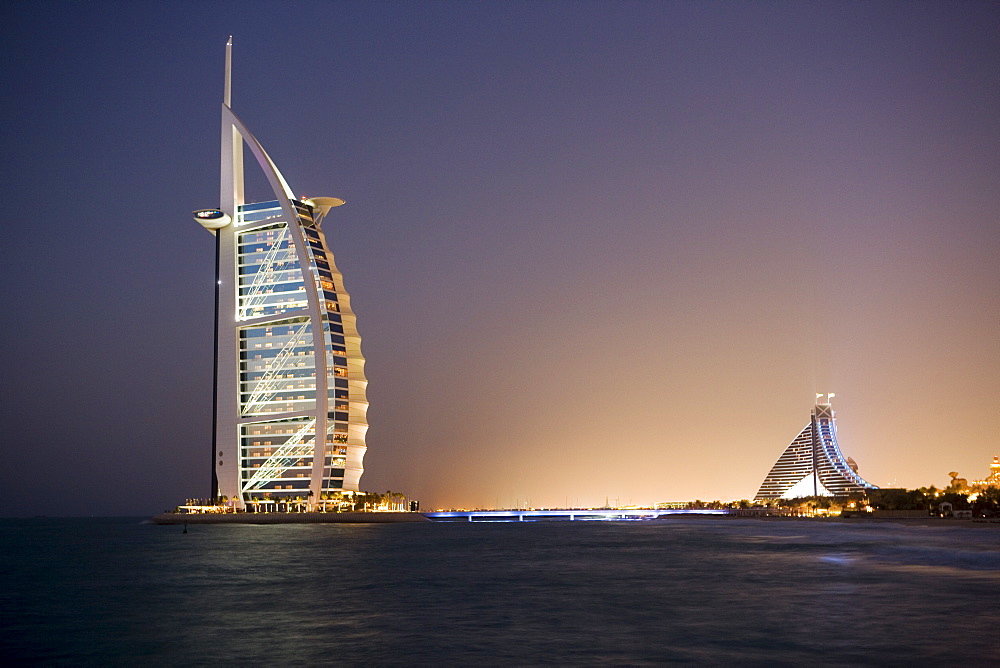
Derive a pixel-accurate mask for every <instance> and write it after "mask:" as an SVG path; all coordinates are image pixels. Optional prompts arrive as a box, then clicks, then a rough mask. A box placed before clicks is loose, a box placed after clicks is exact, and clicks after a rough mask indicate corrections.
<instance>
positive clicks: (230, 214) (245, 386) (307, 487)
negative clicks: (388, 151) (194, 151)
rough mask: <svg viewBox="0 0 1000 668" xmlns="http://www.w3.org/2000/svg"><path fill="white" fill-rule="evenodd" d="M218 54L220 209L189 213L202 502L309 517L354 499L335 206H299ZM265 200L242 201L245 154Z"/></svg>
mask: <svg viewBox="0 0 1000 668" xmlns="http://www.w3.org/2000/svg"><path fill="white" fill-rule="evenodd" d="M231 72H232V39H231V38H230V40H229V42H228V43H227V44H226V74H225V89H224V94H223V103H222V155H221V158H222V159H221V192H220V205H219V208H218V209H204V210H201V211H196V212H194V217H195V220H197V221H198V222H199V223H201V224H202V225H203V226H204V227H205V228H206V229H207V230H209V231H210V232H211V233H212V234H213V235H215V246H216V286H215V290H216V293H215V301H216V314H215V317H216V327H215V397H214V409H213V414H214V425H215V427H214V434H213V443H212V498H213V499H214V500H216V501H222V502H224V503H226V504H227V505H230V506H233V507H235V508H237V509H243V508H245V507H246V504H247V503H248V502H250V501H252V500H253V499H255V498H257V499H260V498H270V499H282V498H302V499H306V500H307V503H308V504H309V505H310V507H316V506H318V505H320V504H321V502H322V500H323V499H325V498H327V497H330V496H331V495H333V496H335V495H336V493H338V492H353V491H358V489H359V487H358V485H359V482H360V479H361V474H362V473H363V471H364V466H363V460H364V455H365V451H366V449H367V446H366V444H365V435H366V432H367V430H368V423H367V411H368V400H367V396H366V387H367V384H368V382H367V380H366V378H365V374H364V362H365V360H364V357H362V355H361V337H360V336H359V335H358V330H357V322H356V318H355V316H354V313H353V312H352V310H351V304H350V297H349V296H348V294H347V292H346V290H345V289H344V282H343V276H342V275H341V273H340V272H339V271H338V270H337V267H336V264H335V263H334V258H333V253H331V252H330V248H329V245H328V243H327V240H326V237H325V235H324V233H323V229H322V228H321V223H322V222H323V221H324V219H325V217H326V216H327V214H328V213H329V212H330V211H331V210H332V209H334V208H336V207H338V206H340V205H342V204H344V201H343V200H341V199H338V198H335V197H311V198H305V197H297V196H296V195H295V194H294V193H293V192H292V189H291V188H290V187H289V185H288V183H287V182H286V181H285V179H284V177H283V176H282V175H281V173H280V172H279V171H278V168H277V167H276V166H275V164H274V162H273V161H272V160H271V158H270V157H269V156H268V155H267V153H266V152H265V151H264V149H263V147H262V146H261V145H260V142H258V141H257V139H256V138H255V137H254V136H253V134H251V133H250V131H249V130H248V129H247V127H246V125H244V124H243V122H242V121H241V120H240V119H239V118H238V117H237V116H236V114H235V113H233V110H232V108H231ZM244 144H245V145H246V147H247V148H249V150H250V153H251V154H252V155H253V157H254V159H255V160H256V162H257V164H258V165H259V166H260V168H261V170H262V171H263V173H264V176H265V177H266V179H267V183H268V185H269V186H270V188H271V191H272V194H273V197H272V199H269V200H266V201H261V202H246V201H245V200H244V193H243V176H244V173H243V147H244Z"/></svg>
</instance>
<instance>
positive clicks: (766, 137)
mask: <svg viewBox="0 0 1000 668" xmlns="http://www.w3.org/2000/svg"><path fill="white" fill-rule="evenodd" d="M0 12H2V15H0V19H2V20H0V25H2V27H0V31H2V36H3V40H2V46H0V48H2V49H3V68H2V85H3V91H4V95H3V96H2V109H3V120H4V128H5V131H4V133H3V139H2V141H3V155H4V160H3V179H2V181H0V184H2V186H0V187H2V188H3V194H4V202H5V209H4V212H5V216H4V230H5V233H4V237H3V240H2V241H0V253H2V262H3V276H4V290H3V291H2V293H3V296H2V300H3V301H2V306H3V309H4V314H5V318H4V321H5V324H4V327H3V350H4V351H5V354H4V356H3V362H2V367H0V369H2V377H3V399H2V402H0V410H2V414H3V431H2V434H3V436H2V449H3V460H4V466H3V467H2V469H0V482H2V484H3V489H4V492H5V493H4V494H2V495H0V514H3V515H8V514H34V513H44V514H125V513H137V514H145V513H151V512H154V511H159V510H162V509H163V508H166V507H168V506H173V505H174V504H175V503H176V502H178V501H179V500H181V499H183V498H185V497H188V496H195V495H204V494H205V493H206V490H207V486H208V473H207V471H208V467H209V459H210V455H209V448H210V444H209V438H210V418H211V380H212V371H211V358H212V349H211V346H212V332H211V328H212V295H213V293H212V281H213V244H212V239H211V237H210V236H209V235H208V234H207V233H205V232H204V231H203V230H201V229H200V228H199V227H198V225H197V224H196V223H194V222H193V221H192V220H191V218H190V215H189V212H190V211H192V210H193V209H197V208H203V207H209V206H215V205H217V204H218V202H217V198H218V152H219V148H218V145H219V138H218V131H219V103H220V101H221V95H222V92H221V86H222V70H223V56H224V45H225V42H226V39H227V37H228V36H229V35H230V34H232V35H233V36H234V44H235V46H234V81H233V90H234V92H233V108H234V110H235V111H236V113H237V114H239V115H240V116H241V117H242V118H243V120H244V121H245V122H246V123H247V124H248V126H249V127H250V129H251V130H252V131H253V132H254V134H255V135H256V136H257V137H258V139H259V140H260V141H261V142H262V144H263V145H264V146H265V148H266V149H267V150H268V152H269V153H270V154H271V156H272V157H273V158H274V160H275V162H276V163H277V164H278V166H279V168H280V169H281V170H282V171H283V173H284V174H285V176H286V177H287V178H288V180H289V182H290V183H291V185H292V187H293V189H295V191H296V193H298V194H303V195H313V196H315V195H334V196H338V197H343V198H345V199H346V200H347V201H348V205H347V206H345V207H344V208H342V209H339V210H337V211H336V212H335V214H336V215H331V217H330V218H329V219H328V220H327V221H326V223H325V224H324V227H325V229H326V230H327V235H328V238H329V240H330V242H331V244H332V246H333V250H334V253H335V255H336V258H337V264H338V265H339V267H340V269H341V270H342V271H343V272H344V276H345V283H346V286H347V289H348V291H349V292H350V293H351V296H352V305H353V306H354V309H355V311H356V313H357V314H358V326H359V329H360V331H361V335H362V337H363V344H362V349H363V352H364V354H365V356H366V358H367V359H368V365H367V375H368V377H369V380H370V387H369V398H370V400H371V409H370V411H369V421H370V423H371V430H370V431H369V438H368V442H369V453H368V456H367V457H366V460H365V464H366V473H365V475H364V477H363V478H362V484H363V486H364V487H366V488H368V489H372V490H380V491H382V490H385V489H390V488H391V489H394V490H396V489H399V490H403V491H406V492H408V493H409V494H410V495H412V496H414V497H417V498H420V499H422V500H423V501H424V504H425V506H441V505H447V506H452V505H470V506H474V505H478V506H492V505H494V504H496V503H499V504H500V505H511V504H514V503H516V502H519V501H520V502H525V501H530V503H531V504H533V505H554V504H559V505H562V504H563V503H565V502H566V501H569V502H570V503H576V502H579V503H581V504H590V503H603V502H604V500H605V497H610V499H612V500H614V499H616V498H618V499H620V501H621V502H622V503H625V502H626V501H628V500H632V501H634V502H636V503H646V502H653V501H662V500H673V499H687V498H696V497H699V498H722V499H731V498H743V497H748V496H752V495H753V493H754V492H755V491H756V488H757V486H758V484H759V482H760V480H761V479H762V478H763V476H764V474H765V473H766V472H767V470H768V468H769V467H770V465H771V463H773V461H774V459H775V458H776V457H777V456H778V455H779V454H780V453H781V451H782V449H783V448H784V446H785V445H786V444H787V443H788V441H789V440H790V439H791V438H793V437H794V436H795V434H796V433H797V432H798V431H799V429H801V428H802V426H803V425H804V424H805V422H806V421H807V419H808V411H809V408H810V406H811V400H812V397H813V392H825V391H832V392H836V393H837V395H838V396H837V398H836V399H835V400H834V404H835V407H836V408H837V409H838V411H839V416H840V418H841V422H840V428H841V431H840V435H841V445H842V447H843V449H844V451H845V454H847V455H850V456H852V457H854V458H855V459H856V460H858V462H859V464H860V465H861V473H862V475H864V476H865V477H866V478H867V479H869V480H870V481H872V482H873V483H875V484H879V485H890V484H891V485H900V486H910V487H915V486H920V485H927V484H932V483H933V484H937V485H942V484H944V483H946V482H947V479H948V478H947V472H948V471H954V470H957V471H959V472H961V473H962V474H963V475H964V476H966V477H969V478H978V477H981V476H982V475H984V474H985V473H986V470H987V463H988V461H989V460H990V459H991V458H992V456H993V455H994V454H998V453H1000V440H998V438H997V435H996V434H997V432H996V424H995V423H996V419H997V417H998V411H997V409H996V399H995V382H996V379H997V377H998V376H1000V346H998V333H1000V332H998V330H1000V297H998V295H1000V265H998V261H997V258H998V257H1000V221H998V212H1000V195H998V193H1000V189H998V184H1000V113H998V109H1000V77H998V72H1000V5H998V4H997V3H986V2H962V3H956V2H857V3H853V2H831V3H824V2H812V3H802V2H753V3H749V2H747V3H740V2H725V3H712V2H699V3H693V2H683V3H682V2H656V3H653V2H494V3H486V2H423V3H420V2H280V3H278V2H274V3H264V2H235V3H226V2H213V3H200V2H129V3H110V2H109V3H100V2H93V3H67V2H30V3H29V2H8V3H5V4H4V5H3V8H2V9H0ZM259 192H261V193H262V194H263V190H260V191H259ZM251 194H252V193H251Z"/></svg>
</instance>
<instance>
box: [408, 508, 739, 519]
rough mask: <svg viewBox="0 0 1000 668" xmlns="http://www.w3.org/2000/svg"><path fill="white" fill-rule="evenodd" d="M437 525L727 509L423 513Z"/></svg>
mask: <svg viewBox="0 0 1000 668" xmlns="http://www.w3.org/2000/svg"><path fill="white" fill-rule="evenodd" d="M420 514H421V515H423V516H424V517H426V518H428V519H430V520H432V521H434V522H551V521H619V522H621V521H629V520H655V519H658V518H660V517H665V516H669V515H726V514H727V511H726V510H712V509H708V508H699V509H693V510H688V509H683V510H681V509H666V510H650V509H648V508H646V509H638V510H632V509H630V510H605V509H579V510H438V511H433V512H422V513H420Z"/></svg>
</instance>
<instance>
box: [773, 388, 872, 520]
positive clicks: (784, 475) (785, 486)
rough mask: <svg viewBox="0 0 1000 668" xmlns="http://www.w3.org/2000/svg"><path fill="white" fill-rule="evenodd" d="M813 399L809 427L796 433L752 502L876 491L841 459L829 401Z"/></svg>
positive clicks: (835, 424) (847, 460)
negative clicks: (814, 400) (867, 490)
mask: <svg viewBox="0 0 1000 668" xmlns="http://www.w3.org/2000/svg"><path fill="white" fill-rule="evenodd" d="M833 396H834V395H832V394H828V395H826V397H827V399H826V401H825V402H824V401H821V400H820V399H821V397H823V395H822V394H820V395H817V396H816V406H815V407H814V408H813V410H812V416H811V417H810V420H809V424H807V425H806V426H805V428H804V429H803V430H802V431H800V432H799V435H798V436H796V437H795V438H794V439H793V440H792V442H791V443H790V444H789V445H788V447H787V448H785V451H784V452H783V453H782V454H781V456H780V457H778V461H777V462H775V464H774V466H772V467H771V471H770V472H769V473H768V474H767V477H766V478H764V482H763V483H761V486H760V489H759V490H758V491H757V496H755V497H754V500H755V501H768V500H773V499H794V498H797V497H803V496H841V495H844V494H852V493H855V492H862V491H864V490H866V489H878V488H877V487H876V486H875V485H873V484H871V483H870V482H868V481H867V480H865V479H864V478H862V477H861V476H860V475H858V470H857V465H856V464H855V463H854V460H853V459H850V458H847V459H845V458H844V455H843V453H841V451H840V444H839V443H837V423H836V416H835V414H834V412H833V407H832V406H831V405H830V400H831V399H832V398H833Z"/></svg>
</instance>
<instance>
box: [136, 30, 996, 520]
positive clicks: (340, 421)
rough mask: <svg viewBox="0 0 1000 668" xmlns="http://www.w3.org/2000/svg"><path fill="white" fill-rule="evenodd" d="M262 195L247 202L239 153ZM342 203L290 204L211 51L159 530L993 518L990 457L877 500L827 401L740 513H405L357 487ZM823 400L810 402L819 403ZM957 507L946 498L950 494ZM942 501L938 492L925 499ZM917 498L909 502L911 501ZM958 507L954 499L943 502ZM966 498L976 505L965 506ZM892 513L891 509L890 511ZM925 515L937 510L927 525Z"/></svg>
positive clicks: (356, 360) (355, 365)
mask: <svg viewBox="0 0 1000 668" xmlns="http://www.w3.org/2000/svg"><path fill="white" fill-rule="evenodd" d="M244 144H245V145H246V146H247V147H248V148H249V150H250V153H251V154H252V156H253V158H254V160H255V161H256V163H257V165H258V166H259V167H260V169H261V170H262V172H263V174H264V177H265V178H266V180H267V184H268V186H269V187H270V189H271V197H270V198H268V199H265V200H264V201H259V202H247V201H246V198H245V195H244V170H243V167H244V164H243V157H244V153H243V147H244ZM344 203H345V202H344V200H342V199H339V198H336V197H301V196H296V195H295V193H294V192H293V190H292V189H291V187H290V186H289V184H288V182H287V181H286V180H285V178H284V177H283V176H282V175H281V172H279V171H278V168H277V166H276V165H275V164H274V162H273V161H272V160H271V158H270V157H269V156H268V154H267V153H266V152H265V151H264V148H263V147H262V146H261V144H260V142H259V141H258V140H257V139H256V137H254V135H253V134H252V133H251V132H250V131H249V129H247V127H246V125H245V124H244V123H243V122H242V121H241V120H240V119H239V118H238V117H237V116H236V114H235V113H234V112H233V110H232V38H231V37H230V39H229V41H228V42H227V44H226V66H225V84H224V88H223V101H222V133H221V161H220V192H219V206H218V208H210V209H202V210H199V211H195V212H194V214H193V215H194V218H195V220H196V221H197V222H198V223H200V224H201V225H202V226H203V227H204V228H205V229H206V230H208V231H209V232H210V233H211V234H212V235H213V236H214V238H215V279H216V280H215V350H214V364H215V369H214V391H213V410H212V414H213V430H212V438H211V488H210V494H209V495H208V497H207V498H206V499H201V500H198V499H188V501H187V502H186V503H185V504H183V505H181V506H178V508H177V509H175V511H174V512H168V513H164V514H162V515H157V516H156V517H154V518H153V521H154V522H156V523H160V524H178V523H182V522H183V523H188V522H192V523H229V522H242V523H247V522H249V523H268V524H271V523H303V522H412V521H417V522H426V521H429V520H439V521H456V520H457V521H532V520H543V519H544V520H599V519H603V520H608V519H622V520H628V519H655V518H659V517H663V516H666V515H684V514H696V515H703V514H710V515H729V516H815V515H829V514H831V510H833V509H839V510H842V511H843V514H844V515H851V514H854V515H874V516H878V514H879V513H880V512H883V511H884V512H887V513H889V514H888V515H887V516H892V517H907V516H912V517H928V516H930V515H931V514H932V512H933V510H934V505H935V504H937V506H939V508H943V506H942V504H947V505H948V506H949V510H951V509H953V508H954V507H955V503H957V504H958V511H960V512H963V513H964V512H968V513H969V515H970V516H971V514H972V513H973V511H974V510H978V509H981V510H982V511H983V512H984V513H988V514H989V515H990V516H992V515H993V514H995V513H996V512H997V511H998V510H1000V461H997V459H996V458H994V464H993V467H992V469H993V470H992V473H991V475H990V477H988V478H987V479H985V480H983V481H976V487H975V490H973V489H972V488H969V486H968V483H966V481H965V480H964V479H960V478H957V477H956V476H957V473H953V474H952V484H951V485H950V486H949V487H948V488H946V489H945V490H943V491H942V490H936V489H934V488H929V489H922V490H915V491H914V492H912V493H910V492H907V490H880V489H879V488H878V487H876V486H875V485H873V484H871V483H869V482H868V481H866V480H865V479H864V478H862V477H861V475H860V474H859V473H858V466H857V464H856V463H855V462H854V460H853V459H851V458H849V457H845V456H844V455H843V454H842V452H841V450H840V445H839V443H838V441H837V430H836V421H835V415H834V411H833V409H832V405H831V399H832V398H833V396H834V395H833V394H828V395H817V397H816V405H815V407H814V409H813V411H812V414H811V416H810V420H809V423H808V424H807V425H806V426H805V427H804V428H803V429H802V430H801V431H800V432H799V434H798V435H797V436H796V437H795V438H794V439H793V440H792V442H791V443H790V444H789V445H788V446H787V448H785V450H784V451H783V452H782V454H781V455H780V457H779V458H778V460H777V461H776V462H775V464H774V466H773V467H772V468H771V470H770V471H769V472H768V474H767V476H766V477H765V479H764V481H763V482H762V484H761V486H760V489H759V491H758V492H757V494H756V496H755V497H754V499H753V501H752V502H751V501H748V500H744V501H739V502H732V503H728V504H723V503H721V502H718V501H716V502H709V503H703V502H701V501H691V502H673V503H661V504H657V505H656V506H655V507H651V508H637V507H625V508H611V507H604V508H560V509H535V508H531V509H529V508H520V509H506V510H498V509H491V510H484V509H480V510H467V509H466V510H451V511H434V512H423V513H421V512H419V504H418V503H417V502H416V501H411V500H409V499H407V498H406V497H405V495H403V494H398V493H392V492H387V493H385V494H373V493H367V492H363V491H361V487H360V481H361V476H362V474H363V473H364V456H365V453H366V451H367V444H366V440H365V439H366V433H367V431H368V423H367V413H368V399H367V394H366V388H367V385H368V381H367V379H366V378H365V372H364V364H365V359H364V357H363V356H362V353H361V337H360V335H359V334H358V328H357V318H356V316H355V315H354V312H353V311H352V309H351V303H350V297H349V295H348V293H347V291H346V289H345V288H344V279H343V275H342V274H341V273H340V272H339V271H338V270H337V266H336V264H335V262H334V256H333V253H332V252H331V250H330V247H329V244H328V242H327V240H326V236H325V235H324V233H323V229H322V223H323V221H324V220H325V219H326V217H327V216H328V215H329V214H330V213H331V211H333V210H334V209H335V208H337V207H340V206H341V205H343V204H344ZM824 396H825V397H826V399H825V400H824V399H823V397H824ZM963 493H964V494H965V495H964V496H961V495H962V494H963ZM942 494H950V495H951V496H949V497H947V498H946V499H945V500H944V501H941V502H940V503H937V502H938V499H939V497H941V496H942ZM918 497H919V498H918ZM959 497H961V498H959ZM979 499H982V501H981V502H980V504H979V506H973V505H971V504H973V503H974V502H975V501H977V500H979ZM904 506H905V507H904ZM939 514H940V513H939Z"/></svg>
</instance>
